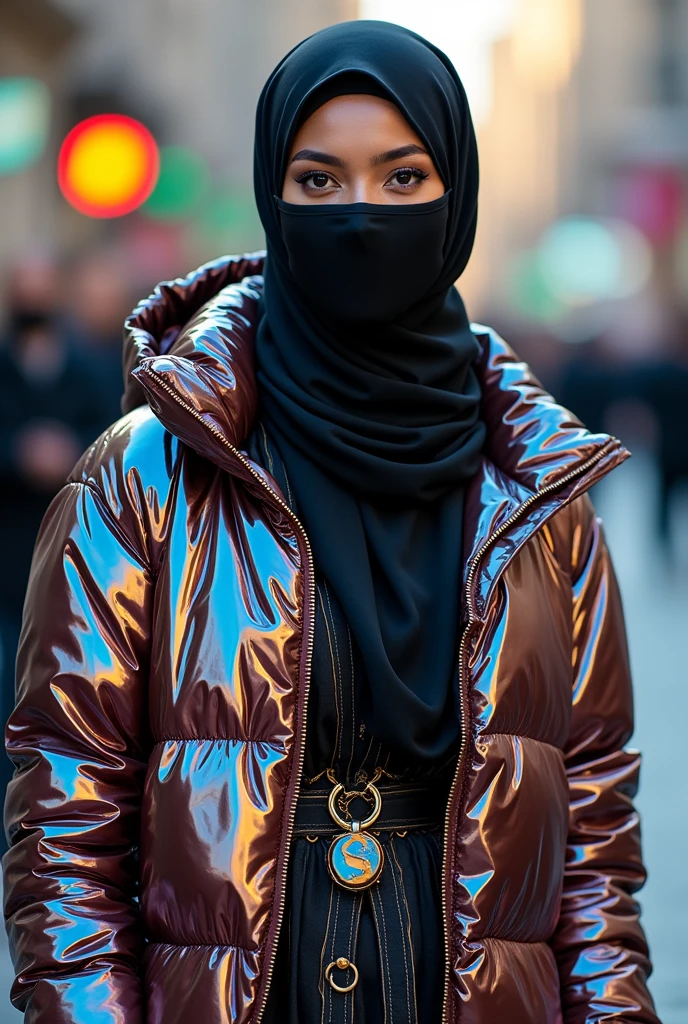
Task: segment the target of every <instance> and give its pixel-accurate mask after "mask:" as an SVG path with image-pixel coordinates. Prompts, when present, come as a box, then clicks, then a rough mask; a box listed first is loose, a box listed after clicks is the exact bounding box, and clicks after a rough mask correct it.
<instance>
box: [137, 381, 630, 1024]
mask: <svg viewBox="0 0 688 1024" xmlns="http://www.w3.org/2000/svg"><path fill="white" fill-rule="evenodd" d="M144 373H146V374H148V376H149V377H152V379H153V380H155V381H156V382H157V383H158V384H159V385H160V387H161V388H162V389H163V390H164V391H166V392H167V393H168V394H169V395H170V396H171V397H172V398H173V399H174V401H175V402H176V403H177V404H178V405H179V406H181V407H182V408H183V409H186V411H187V412H189V413H190V414H191V415H192V416H193V417H194V419H196V420H198V422H199V423H201V424H202V425H203V426H204V427H205V428H206V429H207V430H210V432H211V433H212V434H214V435H215V437H217V439H218V440H219V441H220V442H221V443H222V444H224V445H225V446H226V447H227V448H228V449H229V450H230V451H231V452H232V454H233V455H234V456H235V457H236V458H238V459H239V461H240V462H241V463H242V465H244V466H245V467H246V469H248V470H249V472H250V473H251V475H252V476H253V477H254V478H255V479H256V480H257V481H258V483H259V484H260V485H261V487H263V488H264V489H265V490H266V491H267V492H268V494H270V495H271V496H272V497H273V498H274V500H275V501H276V502H277V504H278V505H280V507H281V508H283V509H284V511H285V512H286V513H287V515H288V516H289V517H290V519H292V520H293V522H294V523H296V525H297V526H298V528H299V530H300V531H301V536H302V538H303V541H304V544H305V548H306V554H307V563H308V572H309V577H310V579H309V583H310V586H309V588H308V589H309V599H310V607H311V618H310V623H309V629H308V637H307V651H306V678H305V682H304V688H303V695H304V703H303V723H304V727H303V729H302V737H301V740H302V742H301V746H300V749H299V751H298V758H297V768H296V771H297V775H296V781H297V783H300V781H301V776H302V774H303V764H304V760H305V752H306V711H307V707H308V696H309V692H310V674H311V662H312V655H313V637H314V633H315V573H314V567H313V554H312V551H311V545H310V541H309V540H308V535H307V534H306V531H305V529H304V527H303V524H302V523H301V520H300V519H299V518H298V516H296V515H295V514H294V512H292V510H291V509H290V508H289V506H288V505H287V503H286V502H285V501H283V500H282V499H281V498H280V496H279V494H277V492H276V491H273V489H272V487H270V485H269V484H268V483H266V481H265V480H264V479H263V478H262V477H261V476H260V474H259V473H257V472H256V471H255V469H254V468H253V466H252V465H251V463H250V462H249V461H248V459H246V458H244V456H243V455H242V454H241V452H240V451H239V449H238V448H235V446H234V445H233V444H232V443H231V442H230V441H228V440H227V438H226V437H225V435H224V434H223V433H222V431H221V430H219V429H218V428H217V427H216V426H215V425H214V424H212V423H208V422H207V421H206V420H204V419H203V417H202V416H201V414H200V413H199V412H197V410H196V409H194V407H193V406H192V405H189V403H188V402H185V401H184V400H183V399H182V398H181V397H180V396H179V395H178V394H177V392H176V391H175V390H174V388H171V387H170V385H169V384H167V382H166V381H164V380H162V378H161V377H159V376H158V374H157V373H155V371H154V370H150V369H148V368H145V369H144ZM616 444H619V442H618V441H617V439H616V438H610V440H609V441H608V442H607V444H605V445H604V447H603V448H601V449H600V450H599V451H598V452H597V453H596V454H595V455H593V456H592V457H591V458H590V459H588V460H587V462H584V463H583V464H582V465H581V466H578V467H577V468H576V469H573V470H571V471H570V472H569V473H567V474H566V475H565V476H563V477H562V478H561V479H560V480H557V481H555V482H554V483H551V484H548V485H547V486H546V487H543V488H542V490H540V491H537V493H536V494H531V496H530V497H529V498H527V499H526V500H525V501H524V502H523V504H522V505H519V507H518V508H517V509H516V511H515V512H513V513H512V515H511V516H509V518H508V519H507V520H506V521H505V522H504V523H502V525H501V526H500V527H499V528H498V529H497V530H495V532H494V533H493V534H492V536H491V537H488V539H487V540H486V541H485V543H484V544H483V546H482V547H481V548H480V550H479V551H478V552H477V554H475V555H474V556H473V558H472V559H471V564H470V565H469V567H468V573H467V575H466V588H465V591H464V594H465V598H466V603H467V606H468V621H467V622H466V627H465V629H464V631H463V634H462V636H461V642H460V644H459V659H458V661H459V664H458V673H459V680H458V682H459V704H460V706H461V707H462V706H463V703H464V692H463V685H462V683H463V679H462V677H463V654H464V649H465V643H466V637H467V635H468V631H469V629H470V627H471V626H472V625H473V623H474V622H475V621H476V620H475V616H474V615H473V610H472V603H471V591H472V588H473V579H474V577H475V573H476V571H477V567H478V564H479V563H480V560H481V559H482V558H483V556H484V555H485V553H486V552H487V551H489V549H490V548H491V547H492V545H493V544H495V543H496V542H497V541H498V540H499V538H500V537H501V536H502V535H503V534H504V533H506V531H507V530H510V529H511V527H512V526H513V525H514V523H516V522H518V520H519V519H520V518H521V516H522V515H523V514H524V513H525V512H527V510H528V509H529V508H531V507H532V506H533V505H534V504H536V503H537V502H538V501H541V500H542V498H543V497H545V496H546V495H548V494H553V493H555V492H556V491H560V490H561V488H562V487H565V486H566V484H567V483H570V482H571V481H572V480H575V479H577V478H578V477H579V476H582V475H583V474H584V473H586V472H587V471H588V470H589V469H592V467H593V466H595V465H596V464H597V463H598V462H600V460H601V459H602V458H603V457H604V456H605V455H606V454H607V452H608V450H609V448H610V447H611V446H612V445H616ZM468 719H469V715H467V714H462V715H461V746H460V749H459V754H458V760H457V766H456V773H455V775H454V779H453V781H452V785H451V789H450V790H449V798H448V800H447V812H446V815H445V819H444V844H443V851H442V913H443V918H444V939H445V957H444V962H445V987H444V1002H443V1008H442V1024H449V1018H448V1016H447V1013H448V1009H449V986H450V963H449V946H450V941H451V936H450V934H449V922H448V915H447V909H448V907H447V879H446V876H447V849H448V846H449V808H450V807H451V804H452V800H453V798H454V795H455V792H456V787H457V785H458V783H459V780H460V778H461V774H462V767H463V760H464V755H465V751H466V749H467V746H468ZM295 815H296V802H294V806H293V807H292V809H291V811H290V814H289V820H288V822H287V846H286V854H287V856H286V862H288V859H289V850H290V847H291V840H292V836H293V832H294V818H295ZM285 902H286V886H285V887H284V892H283V894H282V899H281V901H280V906H279V908H278V912H277V930H276V932H275V947H274V949H273V953H272V957H271V962H270V963H269V964H268V966H267V968H266V971H267V973H266V980H265V987H264V995H263V1002H262V1004H261V1006H260V1007H259V1008H258V1009H257V1011H256V1015H255V1016H254V1018H253V1019H254V1024H260V1021H261V1020H262V1017H263V1013H264V1012H265V1005H266V1003H267V996H268V991H269V987H270V982H271V980H272V975H273V971H274V967H275V956H276V953H277V939H278V938H279V934H280V931H281V928H282V921H283V919H284V906H285Z"/></svg>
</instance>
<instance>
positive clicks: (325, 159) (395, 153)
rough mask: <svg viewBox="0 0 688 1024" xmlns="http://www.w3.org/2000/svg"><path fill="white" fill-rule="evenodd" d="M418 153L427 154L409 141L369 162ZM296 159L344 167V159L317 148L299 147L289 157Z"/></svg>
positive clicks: (400, 157)
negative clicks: (296, 151) (406, 144)
mask: <svg viewBox="0 0 688 1024" xmlns="http://www.w3.org/2000/svg"><path fill="white" fill-rule="evenodd" d="M418 154H421V155H423V156H428V151H427V149H423V147H422V146H418V145H416V143H415V142H411V143H409V145H408V146H399V147H398V149H388V150H387V152H386V153H379V154H378V155H377V156H374V157H371V160H370V162H371V164H372V165H373V167H377V166H378V165H379V164H388V163H391V162H392V160H401V159H403V157H405V156H414V155H418ZM298 160H313V161H314V162H315V163H318V164H326V165H327V166H328V167H344V161H343V160H340V158H339V157H338V156H332V154H331V153H321V152H320V150H317V149H300V150H299V151H298V153H295V154H294V156H293V157H292V158H291V161H290V163H292V164H295V163H296V162H297V161H298Z"/></svg>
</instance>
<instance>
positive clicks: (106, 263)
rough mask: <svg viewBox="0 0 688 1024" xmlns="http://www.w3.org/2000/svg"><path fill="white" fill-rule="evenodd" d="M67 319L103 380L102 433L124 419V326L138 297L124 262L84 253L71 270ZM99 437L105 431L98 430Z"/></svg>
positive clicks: (108, 252)
mask: <svg viewBox="0 0 688 1024" xmlns="http://www.w3.org/2000/svg"><path fill="white" fill-rule="evenodd" d="M67 294H68V296H69V304H68V316H69V324H70V327H71V329H72V331H73V334H74V338H75V341H76V343H77V345H78V346H79V348H80V350H81V351H82V352H83V353H84V354H85V355H86V356H87V357H88V358H89V359H90V360H92V362H93V369H94V372H95V373H96V375H97V377H98V380H99V399H100V418H101V430H104V429H105V427H107V426H108V425H109V424H110V423H112V421H113V420H116V419H117V418H118V417H119V416H120V414H121V407H120V402H121V399H122V392H123V382H122V324H123V323H124V319H125V317H126V315H127V313H128V312H129V310H130V309H131V306H132V303H133V301H134V300H135V299H136V298H138V295H134V294H133V288H132V283H131V280H130V276H129V274H128V272H127V269H126V266H125V263H124V260H123V258H122V257H121V256H120V255H119V253H118V252H117V251H115V250H114V249H108V248H106V247H101V248H97V249H94V250H87V251H85V252H81V253H79V255H78V258H77V259H76V260H75V261H74V262H73V264H72V265H71V266H70V268H69V274H68V287H67ZM98 433H100V430H98Z"/></svg>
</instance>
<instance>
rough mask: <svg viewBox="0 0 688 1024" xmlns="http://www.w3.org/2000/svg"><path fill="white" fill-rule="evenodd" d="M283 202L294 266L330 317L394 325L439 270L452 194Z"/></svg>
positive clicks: (300, 280)
mask: <svg viewBox="0 0 688 1024" xmlns="http://www.w3.org/2000/svg"><path fill="white" fill-rule="evenodd" d="M277 206H278V208H279V212H280V223H281V229H282V238H283V239H284V245H285V248H286V250H287V255H288V258H289V270H290V271H291V273H292V276H293V278H294V280H295V281H296V283H297V284H298V286H299V287H300V288H301V290H302V291H303V293H304V295H305V296H306V297H307V298H308V300H309V302H311V303H313V305H314V306H317V307H318V309H320V310H321V311H322V312H324V313H325V314H326V316H327V319H328V320H329V319H336V320H343V321H347V320H348V321H366V322H368V323H389V322H391V321H392V320H394V319H396V318H397V317H398V316H400V315H401V314H402V313H404V312H405V311H406V310H408V309H410V308H411V306H413V305H414V304H415V303H416V302H417V301H418V300H419V299H421V298H423V297H425V296H427V294H428V292H429V291H430V290H431V289H432V286H433V285H434V284H435V282H436V281H437V279H438V278H439V276H440V273H441V270H442V264H443V260H444V242H445V237H446V232H447V217H448V212H449V192H446V193H445V194H444V195H443V196H440V197H439V199H435V200H433V201H432V202H429V203H414V204H412V205H408V206H406V205H403V206H402V205H399V206H386V205H384V204H377V203H352V204H349V205H345V206H344V205H334V204H328V205H322V206H320V205H318V206H311V205H303V206H302V205H300V204H297V203H285V202H284V200H282V199H277Z"/></svg>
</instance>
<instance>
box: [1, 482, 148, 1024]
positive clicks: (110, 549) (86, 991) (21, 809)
mask: <svg viewBox="0 0 688 1024" xmlns="http://www.w3.org/2000/svg"><path fill="white" fill-rule="evenodd" d="M120 511H121V510H120ZM120 519H121V516H120V517H119V518H118V515H117V511H116V510H114V509H110V508H109V507H108V505H107V503H106V501H105V499H104V496H103V495H102V494H101V493H100V491H99V490H98V489H97V488H95V487H94V486H92V484H90V483H88V484H85V483H71V484H68V485H67V486H66V487H65V488H64V489H63V490H62V491H61V492H60V494H58V496H57V497H56V498H55V500H54V501H53V503H52V505H51V507H50V509H49V510H48V513H47V515H46V517H45V520H44V522H43V525H42V527H41V531H40V534H39V538H38V541H37V544H36V549H35V553H34V560H33V566H32V572H31V579H30V582H29V587H28V593H27V599H26V605H25V611H24V623H23V629H22V636H21V641H20V646H19V656H18V664H17V669H18V675H17V704H16V708H15V710H14V712H13V713H12V715H11V717H10V720H9V722H8V725H7V733H6V739H7V749H8V753H9V756H10V757H11V759H12V760H13V762H14V764H15V769H16V770H15V775H14V779H13V781H12V782H11V783H10V786H9V788H8V794H7V799H6V806H5V825H6V829H7V834H8V840H9V843H10V849H9V852H8V853H7V854H6V856H5V858H4V863H3V867H4V885H5V918H6V924H7V930H8V935H9V940H10V950H11V954H12V959H13V962H14V967H15V972H16V980H15V982H14V985H13V987H12V993H11V998H12V1001H13V1003H14V1004H15V1006H16V1007H17V1008H18V1009H19V1010H23V1011H24V1012H25V1021H26V1022H27V1024H67V1022H69V1024H140V1022H141V1021H143V1020H144V1019H145V1012H144V1009H143V1007H142V994H141V993H142V986H141V980H140V972H141V959H142V952H143V939H142V934H141V931H140V928H139V923H138V903H137V841H138V835H139V809H140V801H141V787H142V783H143V774H144V762H145V754H144V739H143V728H142V704H143V703H144V700H145V698H144V689H145V687H144V683H145V679H146V674H147V665H146V658H147V650H148V643H149V637H150V631H149V625H148V623H149V616H150V607H151V599H152V589H153V585H152V577H151V573H150V571H149V569H148V568H147V566H146V565H145V564H144V560H143V559H142V558H141V557H140V555H139V554H138V553H137V551H136V549H135V547H134V545H133V544H132V543H131V541H130V539H128V538H127V536H125V535H124V533H123V532H122V528H121V526H120Z"/></svg>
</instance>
